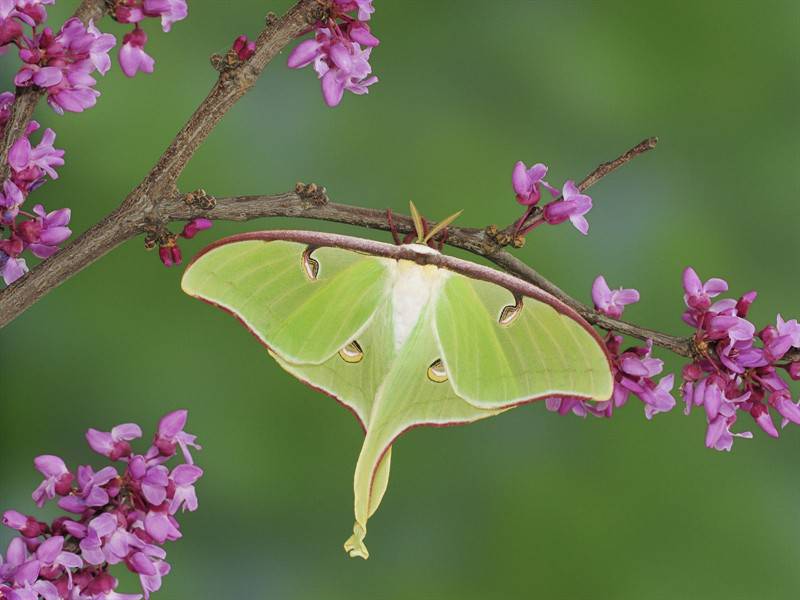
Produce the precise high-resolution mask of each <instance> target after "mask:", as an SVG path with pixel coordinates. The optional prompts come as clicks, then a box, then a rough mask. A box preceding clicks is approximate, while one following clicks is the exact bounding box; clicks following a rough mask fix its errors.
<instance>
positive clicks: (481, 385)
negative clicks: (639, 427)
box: [436, 274, 611, 409]
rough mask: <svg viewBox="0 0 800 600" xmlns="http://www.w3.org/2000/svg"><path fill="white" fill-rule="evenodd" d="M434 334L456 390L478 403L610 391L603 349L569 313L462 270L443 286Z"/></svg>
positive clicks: (598, 395) (601, 395) (595, 395)
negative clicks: (435, 333) (474, 277)
mask: <svg viewBox="0 0 800 600" xmlns="http://www.w3.org/2000/svg"><path fill="white" fill-rule="evenodd" d="M436 332H437V334H438V338H439V344H440V348H441V352H442V360H443V361H444V364H446V365H447V372H448V374H449V376H450V378H451V381H452V386H453V388H454V390H455V392H456V393H457V394H458V395H459V396H460V397H462V398H464V400H466V401H467V402H469V403H471V404H473V405H474V406H477V407H478V408H486V409H491V408H498V407H502V406H508V405H509V404H515V403H519V402H525V401H526V400H529V399H530V398H541V397H543V396H565V395H568V396H580V397H583V398H590V399H591V398H607V397H609V396H610V395H611V387H610V386H611V383H610V381H609V377H608V361H607V359H606V355H605V352H604V350H603V348H601V347H600V346H598V345H597V344H595V343H592V339H591V335H590V334H589V333H588V332H587V331H586V330H585V329H584V327H583V325H582V324H581V323H580V322H579V321H576V320H575V319H574V318H573V317H572V316H570V315H568V314H564V313H562V312H559V311H558V310H556V309H555V308H554V307H553V306H551V305H550V304H547V303H545V302H541V301H539V300H537V299H535V298H530V297H525V296H522V295H516V296H515V295H514V294H512V293H511V292H509V290H507V289H506V288H503V287H501V286H498V285H495V284H493V283H489V282H487V281H481V280H479V279H470V278H468V277H464V276H463V275H460V274H454V275H453V276H451V277H449V278H448V279H447V281H445V282H444V283H443V285H442V289H441V292H440V295H439V301H438V302H437V304H436Z"/></svg>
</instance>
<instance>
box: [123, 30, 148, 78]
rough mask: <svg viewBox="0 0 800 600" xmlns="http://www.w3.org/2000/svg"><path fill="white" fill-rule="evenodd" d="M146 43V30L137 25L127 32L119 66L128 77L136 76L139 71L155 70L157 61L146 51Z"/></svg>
mask: <svg viewBox="0 0 800 600" xmlns="http://www.w3.org/2000/svg"><path fill="white" fill-rule="evenodd" d="M145 44H147V34H146V33H145V32H144V30H142V29H139V28H138V27H137V28H136V29H134V30H133V31H131V32H129V33H126V34H125V37H124V38H123V40H122V48H120V51H119V66H120V67H121V68H122V72H123V73H125V75H127V76H128V77H134V76H135V75H136V73H138V72H139V71H141V72H142V73H152V72H153V69H154V68H155V62H156V61H155V60H154V59H153V57H152V56H150V55H149V54H147V53H146V52H145V51H144V47H145Z"/></svg>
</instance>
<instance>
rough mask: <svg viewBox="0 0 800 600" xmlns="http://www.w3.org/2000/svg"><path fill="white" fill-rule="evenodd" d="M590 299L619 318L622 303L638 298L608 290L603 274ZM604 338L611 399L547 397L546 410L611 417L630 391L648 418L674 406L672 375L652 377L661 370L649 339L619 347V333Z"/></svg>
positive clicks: (625, 291)
mask: <svg viewBox="0 0 800 600" xmlns="http://www.w3.org/2000/svg"><path fill="white" fill-rule="evenodd" d="M592 299H593V301H594V306H595V309H597V310H598V311H599V312H601V313H603V314H605V315H608V316H610V317H613V318H619V317H620V316H621V315H622V312H623V310H624V309H625V306H626V305H628V304H634V303H636V302H638V301H639V292H638V291H636V290H634V289H622V288H620V289H616V290H612V289H610V288H609V286H608V283H606V280H605V278H604V277H602V276H600V277H598V278H597V279H595V281H594V284H593V285H592ZM604 341H605V344H606V347H607V348H608V353H609V356H610V357H611V369H612V372H613V375H614V394H613V396H612V397H611V399H610V400H608V401H606V402H596V403H595V402H587V401H586V400H583V399H581V398H551V399H549V400H547V401H546V405H547V408H548V410H551V411H553V412H558V413H559V414H562V415H563V414H567V413H569V412H572V413H573V414H576V415H579V416H582V417H585V416H586V415H588V414H591V415H594V416H596V417H611V416H612V415H613V413H614V409H615V408H620V407H622V406H624V405H625V404H627V402H628V400H629V398H630V396H631V395H633V396H636V397H638V398H639V399H640V400H641V401H642V403H643V404H644V413H645V416H646V417H647V418H648V419H652V418H653V416H654V415H656V414H658V413H662V412H668V411H670V410H672V409H673V408H674V406H675V399H674V398H673V397H672V393H671V392H672V388H673V386H674V384H675V377H674V375H667V376H666V377H662V378H661V380H660V381H658V382H656V381H655V379H654V377H655V376H656V375H659V374H660V373H661V371H663V369H664V363H663V361H661V360H659V359H657V358H653V357H652V350H653V344H652V343H650V342H648V343H647V344H645V345H644V346H634V347H631V348H627V349H625V350H623V349H622V343H623V338H622V336H619V335H614V334H612V333H608V334H607V335H606V337H605V339H604Z"/></svg>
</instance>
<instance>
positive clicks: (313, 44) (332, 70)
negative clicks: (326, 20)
mask: <svg viewBox="0 0 800 600" xmlns="http://www.w3.org/2000/svg"><path fill="white" fill-rule="evenodd" d="M348 31H349V29H345V30H342V29H341V28H338V27H337V28H336V30H335V31H332V30H331V29H329V28H326V27H320V28H318V29H317V32H316V36H315V37H314V39H310V40H305V41H304V42H301V43H300V44H299V45H298V46H297V47H296V48H295V49H294V50H293V51H292V52H291V54H290V55H289V59H288V65H289V67H290V68H293V69H300V68H303V67H305V66H308V65H310V64H312V63H313V64H314V70H315V71H316V72H317V76H318V77H319V78H320V79H321V80H322V95H323V98H324V99H325V103H326V104H327V105H328V106H330V107H333V106H337V105H338V104H339V103H340V102H341V101H342V97H343V95H344V92H345V90H347V91H350V92H353V93H354V94H359V95H360V94H366V93H368V91H369V90H368V88H369V86H371V85H372V84H374V83H376V82H377V81H378V78H377V77H375V76H372V75H371V73H372V67H371V66H370V64H369V58H370V53H371V52H372V48H371V47H367V48H365V49H362V47H361V45H360V44H359V43H358V42H356V41H355V40H353V39H351V38H350V37H349V34H348V33H347V32H348ZM375 42H377V38H375Z"/></svg>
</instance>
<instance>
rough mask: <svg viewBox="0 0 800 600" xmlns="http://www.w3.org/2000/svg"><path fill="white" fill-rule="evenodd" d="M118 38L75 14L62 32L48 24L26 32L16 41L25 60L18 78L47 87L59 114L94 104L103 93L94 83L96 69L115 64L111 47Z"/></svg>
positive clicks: (20, 83) (22, 83)
mask: <svg viewBox="0 0 800 600" xmlns="http://www.w3.org/2000/svg"><path fill="white" fill-rule="evenodd" d="M116 42H117V41H116V38H115V37H114V36H113V35H111V34H108V33H101V32H100V31H99V30H98V29H97V27H95V26H94V24H93V23H92V22H90V23H89V25H88V26H86V25H84V24H83V23H82V22H81V20H80V19H76V18H72V19H69V20H68V21H67V22H66V23H64V25H63V27H62V28H61V31H60V32H59V33H57V34H56V33H54V32H53V30H52V29H50V28H49V27H46V28H45V29H43V30H42V31H41V32H38V33H37V32H36V30H35V29H34V30H33V32H32V33H31V35H30V36H26V35H22V36H20V37H19V38H18V39H17V40H15V43H16V44H17V45H18V46H19V57H20V59H21V60H22V62H23V63H24V65H23V66H22V68H21V69H20V70H19V72H18V73H17V75H16V77H15V78H14V83H15V84H16V85H17V86H19V87H30V86H33V85H36V86H38V87H40V88H43V89H45V90H46V91H47V102H48V103H49V104H50V106H51V107H52V108H53V110H55V111H56V112H57V113H59V114H63V113H64V111H70V112H82V111H84V110H86V109H87V108H91V107H92V106H94V105H95V103H96V102H97V97H98V96H99V95H100V92H98V91H97V90H96V89H95V88H94V86H95V84H96V83H97V81H96V80H95V79H94V77H92V73H93V72H94V71H98V72H99V73H100V74H101V75H105V74H106V73H107V72H108V70H109V69H110V68H111V59H110V58H109V56H108V53H109V51H110V50H111V49H112V48H113V47H114V45H115V44H116Z"/></svg>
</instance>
